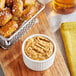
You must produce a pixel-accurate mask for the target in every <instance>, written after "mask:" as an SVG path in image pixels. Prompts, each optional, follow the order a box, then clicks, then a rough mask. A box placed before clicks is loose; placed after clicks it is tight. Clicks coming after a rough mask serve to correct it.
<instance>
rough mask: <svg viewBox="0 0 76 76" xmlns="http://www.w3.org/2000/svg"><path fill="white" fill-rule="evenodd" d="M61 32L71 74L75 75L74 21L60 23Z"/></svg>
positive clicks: (75, 27)
mask: <svg viewBox="0 0 76 76" xmlns="http://www.w3.org/2000/svg"><path fill="white" fill-rule="evenodd" d="M61 34H62V38H63V42H64V45H65V49H66V54H67V59H68V63H69V67H70V71H71V75H72V76H76V22H65V23H62V24H61Z"/></svg>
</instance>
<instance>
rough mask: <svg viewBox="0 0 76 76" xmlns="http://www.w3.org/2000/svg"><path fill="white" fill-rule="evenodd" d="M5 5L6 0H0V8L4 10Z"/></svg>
mask: <svg viewBox="0 0 76 76" xmlns="http://www.w3.org/2000/svg"><path fill="white" fill-rule="evenodd" d="M4 6H5V0H0V10H2V9H3V8H4Z"/></svg>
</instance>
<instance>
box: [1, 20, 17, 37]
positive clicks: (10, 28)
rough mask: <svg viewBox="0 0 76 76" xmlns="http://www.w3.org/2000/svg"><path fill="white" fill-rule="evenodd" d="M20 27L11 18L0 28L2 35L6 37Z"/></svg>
mask: <svg viewBox="0 0 76 76" xmlns="http://www.w3.org/2000/svg"><path fill="white" fill-rule="evenodd" d="M17 28H18V24H17V23H16V22H15V21H13V20H11V21H9V22H8V23H7V24H6V25H5V26H3V27H1V28H0V35H2V36H4V37H8V36H10V35H11V34H12V33H13V32H14V31H15V30H16V29H17Z"/></svg>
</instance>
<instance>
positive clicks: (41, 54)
mask: <svg viewBox="0 0 76 76" xmlns="http://www.w3.org/2000/svg"><path fill="white" fill-rule="evenodd" d="M24 51H25V54H26V55H27V56H28V57H29V58H31V59H33V60H39V61H40V60H45V59H47V58H49V57H50V56H51V55H52V54H53V52H54V45H53V43H52V42H51V41H50V40H49V39H47V38H45V37H42V36H36V37H33V38H30V39H29V40H27V41H26V43H25V47H24Z"/></svg>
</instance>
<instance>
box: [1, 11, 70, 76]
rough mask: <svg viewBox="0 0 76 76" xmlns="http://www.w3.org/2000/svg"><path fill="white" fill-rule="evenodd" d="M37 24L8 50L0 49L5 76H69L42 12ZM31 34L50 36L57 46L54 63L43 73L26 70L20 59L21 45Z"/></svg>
mask: <svg viewBox="0 0 76 76" xmlns="http://www.w3.org/2000/svg"><path fill="white" fill-rule="evenodd" d="M37 18H38V19H39V23H37V24H35V25H34V26H33V27H32V28H31V29H30V30H29V31H28V32H27V33H26V34H25V35H24V36H23V37H22V38H21V39H20V40H19V41H17V42H16V43H15V44H14V45H13V46H11V47H10V48H9V49H8V50H3V49H2V48H0V64H1V66H2V68H3V71H4V74H5V76H70V73H69V71H68V68H67V66H66V64H65V61H64V59H63V56H62V54H61V52H60V50H59V48H58V45H57V43H56V40H55V38H54V35H53V33H52V32H51V28H50V26H49V24H48V21H47V19H46V15H45V13H44V11H43V12H42V13H40V14H39V15H38V17H37ZM32 34H45V35H48V36H50V37H51V38H52V39H53V40H54V41H55V43H56V45H57V52H56V57H55V61H54V64H53V66H52V67H50V68H49V69H47V70H45V71H41V72H36V71H32V70H30V69H28V68H27V67H26V66H25V64H24V62H23V59H22V52H21V51H22V50H21V48H22V43H23V41H24V40H25V39H26V38H27V37H28V36H30V35H32Z"/></svg>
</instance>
